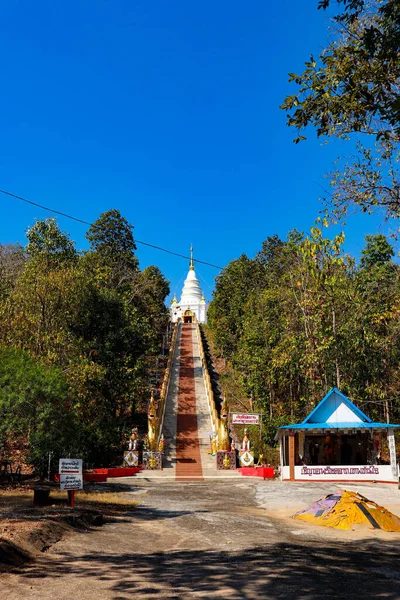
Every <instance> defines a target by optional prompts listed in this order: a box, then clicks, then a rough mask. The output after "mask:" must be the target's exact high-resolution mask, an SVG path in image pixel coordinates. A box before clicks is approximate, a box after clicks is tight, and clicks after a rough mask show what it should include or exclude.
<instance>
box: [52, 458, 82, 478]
mask: <svg viewBox="0 0 400 600" xmlns="http://www.w3.org/2000/svg"><path fill="white" fill-rule="evenodd" d="M58 472H59V474H60V475H64V474H67V473H68V474H70V473H82V459H81V458H60V463H59V469H58Z"/></svg>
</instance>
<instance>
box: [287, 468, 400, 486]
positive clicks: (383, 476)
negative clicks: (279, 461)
mask: <svg viewBox="0 0 400 600" xmlns="http://www.w3.org/2000/svg"><path fill="white" fill-rule="evenodd" d="M281 473H282V479H284V480H285V479H286V480H287V479H290V467H281ZM294 477H295V480H296V481H313V480H314V481H322V480H325V481H337V480H338V479H340V480H347V481H394V482H397V476H396V477H394V476H393V472H392V468H391V466H390V465H348V466H346V465H340V466H339V465H338V466H336V465H332V466H324V465H319V466H317V465H307V466H302V467H295V468H294Z"/></svg>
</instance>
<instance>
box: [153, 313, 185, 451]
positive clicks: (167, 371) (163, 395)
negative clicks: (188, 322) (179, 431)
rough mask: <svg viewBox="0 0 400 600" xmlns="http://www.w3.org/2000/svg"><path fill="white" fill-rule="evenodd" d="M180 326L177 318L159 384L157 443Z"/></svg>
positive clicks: (162, 425)
mask: <svg viewBox="0 0 400 600" xmlns="http://www.w3.org/2000/svg"><path fill="white" fill-rule="evenodd" d="M180 326H181V319H180V318H179V319H178V320H177V322H176V323H175V327H174V330H173V332H172V337H171V342H170V345H169V352H168V361H167V367H166V369H165V373H164V377H163V382H162V385H161V391H160V401H159V408H158V414H159V418H158V421H159V430H158V439H157V444H159V442H160V438H161V434H162V430H163V427H164V416H165V407H166V403H167V402H166V400H167V396H168V391H169V385H170V383H171V371H172V363H173V360H174V356H175V348H176V341H177V338H178V330H179V329H180Z"/></svg>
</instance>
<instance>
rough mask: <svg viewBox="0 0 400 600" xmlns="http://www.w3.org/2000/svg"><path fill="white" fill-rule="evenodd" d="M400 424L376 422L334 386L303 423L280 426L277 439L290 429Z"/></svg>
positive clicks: (382, 427)
mask: <svg viewBox="0 0 400 600" xmlns="http://www.w3.org/2000/svg"><path fill="white" fill-rule="evenodd" d="M398 428H400V425H394V424H391V423H374V422H373V421H372V420H371V419H370V418H369V417H368V416H367V415H366V414H365V413H363V412H362V410H360V409H359V408H358V407H357V406H356V405H355V404H353V402H352V401H351V400H349V398H347V397H346V396H345V395H344V394H342V392H341V391H340V390H338V389H337V388H332V389H331V390H330V391H329V392H328V393H327V394H326V396H325V397H324V398H323V399H322V400H321V402H319V404H317V406H316V407H315V408H314V409H313V410H312V411H311V412H310V414H309V415H308V416H307V417H306V418H305V419H304V421H302V422H301V423H296V424H293V425H284V426H282V427H279V429H278V431H277V433H276V436H275V439H278V438H280V437H282V435H285V434H287V433H289V432H290V431H293V432H296V431H309V430H314V431H319V430H321V431H323V432H327V431H335V430H341V431H353V430H364V431H365V430H379V429H380V430H388V429H398Z"/></svg>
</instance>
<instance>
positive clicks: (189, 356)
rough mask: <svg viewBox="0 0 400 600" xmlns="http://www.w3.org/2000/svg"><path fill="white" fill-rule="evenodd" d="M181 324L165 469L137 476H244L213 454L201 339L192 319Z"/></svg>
mask: <svg viewBox="0 0 400 600" xmlns="http://www.w3.org/2000/svg"><path fill="white" fill-rule="evenodd" d="M177 327H178V328H179V329H178V331H177V341H176V346H175V354H174V357H173V362H172V369H171V380H170V385H169V389H168V395H167V399H166V406H165V417H164V424H163V434H164V438H165V440H166V443H165V455H164V461H163V467H164V468H163V470H162V471H142V472H141V473H138V474H137V475H136V476H135V478H139V479H174V480H176V481H203V480H204V479H209V478H226V477H229V478H231V477H241V476H240V475H239V474H238V473H237V472H236V471H217V468H216V457H215V456H211V455H210V454H209V450H210V436H211V434H212V423H211V417H210V410H209V405H208V399H207V393H206V387H205V384H204V373H203V366H202V362H201V358H200V350H199V342H200V340H199V339H198V335H197V330H196V327H195V325H193V324H192V323H184V324H182V323H179V324H178V325H177Z"/></svg>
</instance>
